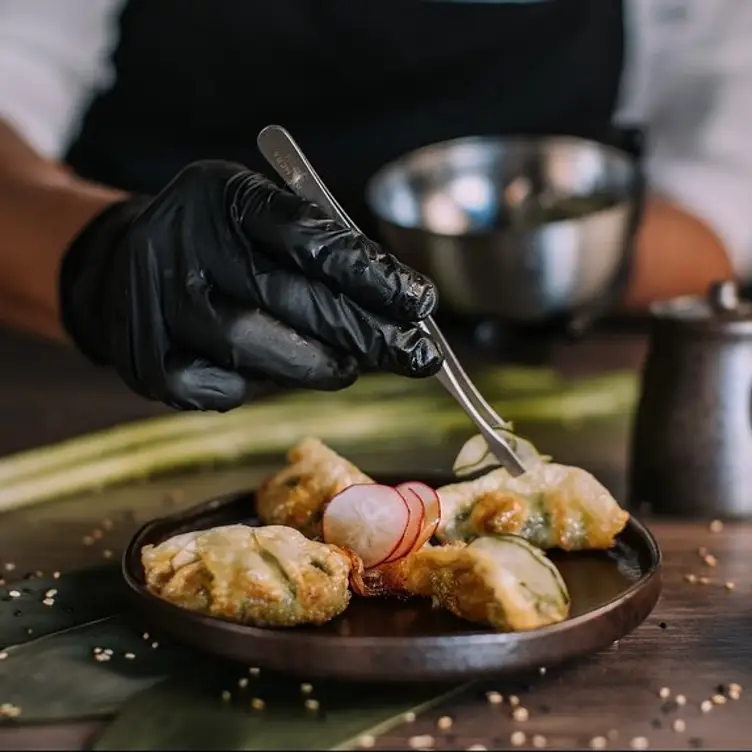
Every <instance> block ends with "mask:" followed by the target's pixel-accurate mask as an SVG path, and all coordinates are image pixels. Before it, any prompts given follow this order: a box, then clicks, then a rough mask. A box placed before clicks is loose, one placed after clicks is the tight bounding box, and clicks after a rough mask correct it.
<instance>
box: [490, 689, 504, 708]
mask: <svg viewBox="0 0 752 752" xmlns="http://www.w3.org/2000/svg"><path fill="white" fill-rule="evenodd" d="M486 700H488V702H489V703H491V705H501V703H502V702H504V698H503V697H502V696H501V695H500V694H499V693H498V692H486Z"/></svg>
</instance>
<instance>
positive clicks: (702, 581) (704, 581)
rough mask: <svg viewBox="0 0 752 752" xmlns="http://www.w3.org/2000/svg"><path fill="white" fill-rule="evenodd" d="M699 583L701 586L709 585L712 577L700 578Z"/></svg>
mask: <svg viewBox="0 0 752 752" xmlns="http://www.w3.org/2000/svg"><path fill="white" fill-rule="evenodd" d="M697 581H698V582H699V583H700V585H708V584H710V577H700V578H699V579H698V580H697Z"/></svg>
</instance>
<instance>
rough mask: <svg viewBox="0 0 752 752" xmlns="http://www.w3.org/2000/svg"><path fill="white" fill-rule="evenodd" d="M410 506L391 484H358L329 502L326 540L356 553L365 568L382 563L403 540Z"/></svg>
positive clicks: (324, 522)
mask: <svg viewBox="0 0 752 752" xmlns="http://www.w3.org/2000/svg"><path fill="white" fill-rule="evenodd" d="M409 522H410V509H409V507H408V505H407V502H406V501H405V500H404V498H403V497H402V495H401V494H400V493H399V491H397V490H396V489H395V488H392V487H391V486H381V485H378V484H376V483H366V484H356V485H352V486H349V487H348V488H346V489H344V490H343V491H340V492H339V493H338V494H337V495H336V496H334V497H333V498H332V500H331V501H330V502H329V503H328V504H327V506H326V509H325V510H324V517H323V519H322V528H323V534H324V541H325V542H326V543H331V544H333V545H335V546H339V547H340V548H347V549H349V550H350V551H353V552H354V553H356V554H357V555H358V556H359V557H360V558H361V559H362V561H363V567H364V568H365V569H370V568H371V567H375V566H378V565H379V564H382V563H383V562H384V561H385V560H386V559H388V558H389V556H390V555H391V554H392V553H394V551H395V550H396V548H397V547H398V546H399V545H400V543H401V542H402V539H403V537H404V534H405V530H406V529H407V527H408V524H409Z"/></svg>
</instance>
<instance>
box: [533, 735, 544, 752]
mask: <svg viewBox="0 0 752 752" xmlns="http://www.w3.org/2000/svg"><path fill="white" fill-rule="evenodd" d="M546 743H547V741H546V737H545V736H543V734H536V735H535V736H534V737H533V746H534V747H535V748H536V749H543V748H544V747H545V746H546Z"/></svg>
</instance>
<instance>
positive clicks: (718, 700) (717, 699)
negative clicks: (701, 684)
mask: <svg viewBox="0 0 752 752" xmlns="http://www.w3.org/2000/svg"><path fill="white" fill-rule="evenodd" d="M710 701H711V702H712V703H713V705H724V704H725V703H726V698H725V697H724V696H723V695H720V694H718V695H713V696H712V697H711V698H710Z"/></svg>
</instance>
